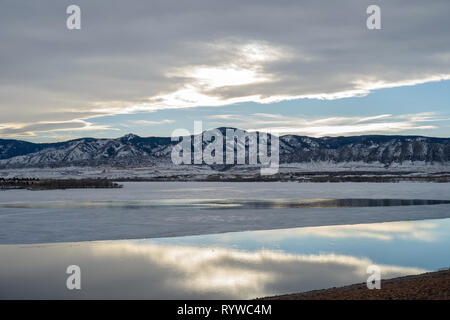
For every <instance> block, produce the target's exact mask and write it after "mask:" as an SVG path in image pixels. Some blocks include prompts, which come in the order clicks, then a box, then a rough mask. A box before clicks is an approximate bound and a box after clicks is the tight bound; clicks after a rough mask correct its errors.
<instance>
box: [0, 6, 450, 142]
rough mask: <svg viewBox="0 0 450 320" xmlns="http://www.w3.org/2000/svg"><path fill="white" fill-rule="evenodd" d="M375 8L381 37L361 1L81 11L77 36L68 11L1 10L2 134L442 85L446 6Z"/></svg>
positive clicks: (448, 26)
mask: <svg viewBox="0 0 450 320" xmlns="http://www.w3.org/2000/svg"><path fill="white" fill-rule="evenodd" d="M375 2H377V3H378V2H379V5H380V7H381V18H382V30H368V29H367V27H366V18H367V14H366V8H367V6H368V5H369V4H374V1H361V0H345V1H331V0H330V1H312V0H310V1H300V0H297V1H288V0H286V1H272V0H259V1H247V0H245V1H234V0H227V1H223V0H190V1H179V0H178V1H175V0H151V1H144V0H142V1H141V0H132V1H111V0H108V1H100V0H98V1H83V0H80V1H77V5H79V6H80V7H81V16H82V29H81V30H68V29H67V28H66V18H67V14H66V13H65V10H66V7H67V6H68V5H70V4H72V3H71V1H56V0H53V1H47V0H42V1H25V0H3V1H2V4H1V9H0V42H1V43H2V46H1V47H0V70H1V72H0V112H1V118H0V128H2V129H1V134H2V135H18V134H28V135H30V134H31V135H32V134H34V132H37V131H39V130H42V129H43V126H44V127H45V128H44V129H43V131H45V130H47V129H49V130H60V129H61V130H64V129H67V128H68V127H70V126H72V127H76V128H86V127H88V125H86V124H85V123H84V124H83V123H82V121H86V120H87V119H89V118H93V117H98V116H101V115H114V114H124V113H134V112H142V111H156V110H164V109H178V108H189V107H190V108H192V107H198V106H226V105H229V104H234V103H238V102H247V101H250V102H259V103H272V102H276V101H283V100H291V99H301V98H318V99H338V98H343V97H351V96H361V95H365V94H367V93H369V92H370V91H371V90H376V89H379V88H385V87H395V86H403V85H413V84H418V83H423V82H428V81H437V80H441V79H450V59H449V56H450V41H449V36H448V34H449V32H450V23H449V21H448V12H449V8H450V4H449V2H448V0H442V1H439V0H436V1H432V2H427V3H426V4H424V2H423V1H421V0H403V1H395V2H394V1H391V2H387V1H383V2H381V1H375ZM393 107H394V108H395V106H393ZM255 111H257V110H255ZM361 114H364V110H361ZM36 122H39V123H40V124H36ZM36 126H37V127H36ZM20 128H22V129H23V130H22V131H21V129H20ZM91 129H95V127H92V128H91ZM99 129H104V128H99ZM375 129H381V128H375ZM349 133H352V132H351V131H349ZM311 134H312V135H314V134H315V132H311Z"/></svg>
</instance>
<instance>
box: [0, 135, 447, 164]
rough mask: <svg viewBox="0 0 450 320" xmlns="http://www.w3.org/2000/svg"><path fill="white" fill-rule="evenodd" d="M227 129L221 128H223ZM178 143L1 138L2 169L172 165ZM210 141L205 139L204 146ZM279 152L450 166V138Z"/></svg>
mask: <svg viewBox="0 0 450 320" xmlns="http://www.w3.org/2000/svg"><path fill="white" fill-rule="evenodd" d="M225 129H226V128H219V130H220V131H221V132H224V130H225ZM257 134H259V133H257ZM269 137H270V135H269ZM176 144H178V141H172V140H171V138H170V137H148V138H143V137H139V136H137V135H133V134H128V135H126V136H123V137H121V138H117V139H95V138H82V139H76V140H71V141H66V142H58V143H38V144H37V143H30V142H26V141H19V140H3V139H0V168H1V169H13V168H31V167H67V166H157V165H158V164H162V163H163V164H168V165H170V164H171V163H172V162H171V153H172V148H173V147H174V146H175V145H176ZM207 144H208V143H207V142H204V143H203V148H205V146H206V145H207ZM224 144H225V139H224ZM247 147H248V146H247ZM224 148H225V147H224ZM279 155H280V163H282V164H283V163H284V164H291V163H315V162H329V163H336V164H339V163H345V162H359V163H368V164H369V163H380V164H383V165H384V166H385V167H389V166H391V165H393V164H400V165H401V164H402V163H405V162H408V163H414V162H421V163H422V164H425V165H428V164H429V165H433V164H441V165H445V166H447V165H448V166H450V138H431V137H422V136H383V135H365V136H351V137H323V138H311V137H305V136H295V135H285V136H281V137H280V139H279Z"/></svg>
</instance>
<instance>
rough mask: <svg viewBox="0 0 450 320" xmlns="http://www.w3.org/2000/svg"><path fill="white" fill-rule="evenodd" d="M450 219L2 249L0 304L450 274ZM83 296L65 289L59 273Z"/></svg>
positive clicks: (267, 291) (226, 295)
mask: <svg viewBox="0 0 450 320" xmlns="http://www.w3.org/2000/svg"><path fill="white" fill-rule="evenodd" d="M449 230H450V219H437V220H422V221H408V222H385V223H374V224H355V225H340V226H322V227H307V228H291V229H283V230H268V231H249V232H234V233H223V234H214V235H201V236H188V237H174V238H159V239H147V240H115V241H94V242H77V243H51V244H34V245H0V257H1V263H0V299H13V298H16V299H27V298H31V299H46V298H58V299H74V298H76V299H88V298H91V299H92V298H99V299H117V298H121V299H132V298H135V299H235V298H256V297H262V296H268V295H276V294H284V293H292V292H299V291H307V290H313V289H321V288H328V287H334V286H341V285H346V284H352V283H361V282H365V281H366V279H367V277H368V274H367V273H366V270H367V267H368V266H369V265H373V264H375V265H377V266H378V267H380V270H381V277H382V278H384V279H388V278H392V277H397V276H402V275H409V274H418V273H423V272H426V271H432V270H436V269H439V268H442V267H448V266H450V254H449V251H448V248H449V246H450V232H449ZM69 265H77V266H79V267H80V270H81V278H80V279H81V290H68V289H67V288H66V279H67V277H68V275H67V274H66V268H67V267H68V266H69Z"/></svg>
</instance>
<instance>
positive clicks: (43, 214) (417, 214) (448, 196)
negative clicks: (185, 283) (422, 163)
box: [0, 182, 450, 244]
mask: <svg viewBox="0 0 450 320" xmlns="http://www.w3.org/2000/svg"><path fill="white" fill-rule="evenodd" d="M449 200H450V184H448V183H441V184H437V183H408V182H401V183H295V182H267V183H264V182H243V183H238V182H234V183H232V182H230V183H217V182H128V183H124V188H122V189H71V190H49V191H28V190H8V191H1V192H0V244H18V243H22V244H25V243H50V242H71V241H89V240H114V239H142V238H157V237H172V236H187V235H200V234H213V233H223V232H232V231H249V230H269V229H280V228H294V227H309V226H326V225H341V224H361V223H376V222H389V221H411V220H423V219H442V218H450V204H449Z"/></svg>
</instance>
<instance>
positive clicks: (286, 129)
mask: <svg viewBox="0 0 450 320" xmlns="http://www.w3.org/2000/svg"><path fill="white" fill-rule="evenodd" d="M210 119H213V120H217V121H216V122H214V123H215V124H216V125H218V126H220V125H223V126H238V127H239V128H243V129H246V130H248V131H263V132H270V133H273V134H277V135H283V134H301V135H307V136H312V137H321V136H340V135H348V134H351V135H354V134H373V133H382V134H386V133H396V132H401V131H405V130H427V129H434V128H437V126H436V123H437V122H438V121H445V120H449V119H442V118H439V117H437V115H436V114H435V113H432V112H427V113H418V114H403V115H395V116H394V115H391V114H381V115H376V116H370V117H328V118H312V117H301V116H297V117H295V116H284V115H281V114H268V113H254V114H252V115H250V116H246V117H245V118H243V117H238V116H237V115H232V114H226V115H214V116H211V117H210Z"/></svg>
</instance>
